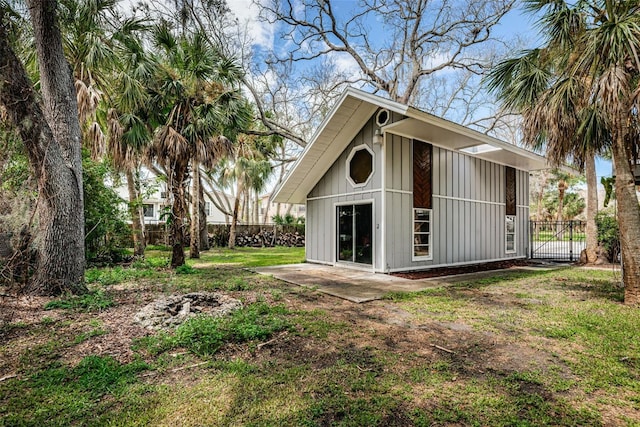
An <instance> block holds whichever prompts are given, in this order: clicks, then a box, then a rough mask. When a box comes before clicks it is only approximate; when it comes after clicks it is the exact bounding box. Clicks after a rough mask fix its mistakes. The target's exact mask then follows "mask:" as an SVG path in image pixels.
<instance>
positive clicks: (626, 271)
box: [612, 134, 640, 305]
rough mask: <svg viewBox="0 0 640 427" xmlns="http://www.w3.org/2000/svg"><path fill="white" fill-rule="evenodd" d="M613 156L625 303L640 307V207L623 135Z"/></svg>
mask: <svg viewBox="0 0 640 427" xmlns="http://www.w3.org/2000/svg"><path fill="white" fill-rule="evenodd" d="M612 153H613V164H614V166H615V169H616V203H617V205H618V227H619V229H620V249H621V254H622V281H623V283H624V302H625V304H629V305H640V205H638V197H637V195H636V186H635V184H634V177H633V173H632V171H631V166H630V164H629V158H628V153H627V150H626V149H625V144H624V136H623V135H621V134H618V135H615V138H614V144H613V147H612Z"/></svg>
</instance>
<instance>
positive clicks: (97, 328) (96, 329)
mask: <svg viewBox="0 0 640 427" xmlns="http://www.w3.org/2000/svg"><path fill="white" fill-rule="evenodd" d="M89 326H91V327H92V329H91V330H89V331H87V332H83V333H81V334H80V335H78V336H77V337H76V338H75V339H74V340H73V344H80V343H83V342H85V341H87V340H88V339H90V338H93V337H99V336H100V335H104V334H106V333H107V331H106V330H105V329H103V328H102V325H101V324H100V322H99V321H97V320H92V321H91V322H89Z"/></svg>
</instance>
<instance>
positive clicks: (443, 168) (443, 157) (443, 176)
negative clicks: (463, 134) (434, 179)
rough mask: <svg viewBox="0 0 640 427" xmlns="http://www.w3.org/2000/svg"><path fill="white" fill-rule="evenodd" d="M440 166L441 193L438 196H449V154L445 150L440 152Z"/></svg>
mask: <svg viewBox="0 0 640 427" xmlns="http://www.w3.org/2000/svg"><path fill="white" fill-rule="evenodd" d="M439 152H440V153H439V154H440V155H439V156H438V164H439V166H440V174H439V175H440V189H439V190H440V191H439V192H438V194H440V195H443V196H446V195H447V152H446V151H445V150H439ZM443 214H444V211H443Z"/></svg>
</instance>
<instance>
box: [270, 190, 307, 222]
mask: <svg viewBox="0 0 640 427" xmlns="http://www.w3.org/2000/svg"><path fill="white" fill-rule="evenodd" d="M270 197H271V193H268V194H265V195H263V196H260V208H259V214H260V222H263V220H264V219H265V218H266V221H264V222H267V223H271V222H273V217H274V216H276V215H280V216H282V217H284V216H285V215H286V214H290V215H291V216H293V217H294V218H302V217H304V216H305V213H306V206H305V205H303V204H290V203H280V209H279V210H278V203H276V202H274V201H271V202H269V198H270ZM265 212H266V216H265Z"/></svg>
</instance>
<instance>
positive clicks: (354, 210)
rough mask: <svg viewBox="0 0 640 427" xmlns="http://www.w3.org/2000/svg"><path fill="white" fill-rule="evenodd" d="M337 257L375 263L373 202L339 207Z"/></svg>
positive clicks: (350, 260) (344, 259)
mask: <svg viewBox="0 0 640 427" xmlns="http://www.w3.org/2000/svg"><path fill="white" fill-rule="evenodd" d="M336 223H337V230H336V231H337V234H338V235H337V238H338V244H337V249H338V253H337V259H338V261H346V262H354V263H358V264H369V265H371V264H372V263H373V246H372V244H373V209H372V205H371V203H368V204H362V205H346V206H338V207H337V221H336Z"/></svg>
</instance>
